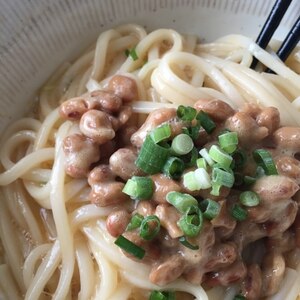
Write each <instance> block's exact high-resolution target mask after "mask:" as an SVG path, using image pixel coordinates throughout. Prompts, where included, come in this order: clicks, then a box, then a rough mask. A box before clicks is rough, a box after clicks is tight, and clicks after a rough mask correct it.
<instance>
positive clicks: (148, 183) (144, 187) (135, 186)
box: [122, 176, 153, 199]
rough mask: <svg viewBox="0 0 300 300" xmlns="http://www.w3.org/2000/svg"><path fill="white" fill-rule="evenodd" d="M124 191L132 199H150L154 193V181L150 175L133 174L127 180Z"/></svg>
mask: <svg viewBox="0 0 300 300" xmlns="http://www.w3.org/2000/svg"><path fill="white" fill-rule="evenodd" d="M122 192H123V193H125V194H127V195H128V196H130V197H131V198H132V199H150V198H151V197H152V195H153V181H152V179H151V178H149V177H140V176H133V177H131V179H129V180H128V181H127V182H126V184H125V186H124V188H123V190H122Z"/></svg>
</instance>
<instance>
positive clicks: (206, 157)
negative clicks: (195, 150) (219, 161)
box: [199, 148, 215, 167]
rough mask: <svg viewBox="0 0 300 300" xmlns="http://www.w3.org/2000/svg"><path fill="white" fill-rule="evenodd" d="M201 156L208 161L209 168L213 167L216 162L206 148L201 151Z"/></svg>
mask: <svg viewBox="0 0 300 300" xmlns="http://www.w3.org/2000/svg"><path fill="white" fill-rule="evenodd" d="M199 154H200V155H201V156H202V157H203V158H204V159H205V160H206V162H207V163H208V165H209V166H211V167H212V166H213V165H214V164H215V162H214V161H213V160H212V158H211V157H210V155H209V154H208V151H207V149H206V148H203V149H201V150H200V151H199Z"/></svg>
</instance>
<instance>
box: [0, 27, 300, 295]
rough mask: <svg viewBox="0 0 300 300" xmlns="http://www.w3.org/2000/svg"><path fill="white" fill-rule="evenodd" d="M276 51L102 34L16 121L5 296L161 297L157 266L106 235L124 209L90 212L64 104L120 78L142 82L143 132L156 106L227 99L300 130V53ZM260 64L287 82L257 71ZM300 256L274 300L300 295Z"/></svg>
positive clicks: (1, 178)
mask: <svg viewBox="0 0 300 300" xmlns="http://www.w3.org/2000/svg"><path fill="white" fill-rule="evenodd" d="M272 47H273V49H271V48H269V49H267V51H265V50H262V49H260V48H259V47H258V46H257V45H256V44H255V43H254V42H253V41H252V40H251V39H249V38H247V37H244V36H240V35H229V36H225V37H223V38H220V39H218V40H217V41H215V42H213V43H207V44H202V43H199V42H198V40H197V38H196V37H194V36H191V35H180V34H179V33H178V32H176V31H174V30H169V29H158V30H155V31H153V32H151V33H149V34H147V33H146V32H145V30H144V29H143V28H142V27H140V26H138V25H132V24H129V25H123V26H120V27H117V28H115V29H111V30H108V31H106V32H103V33H102V34H101V35H100V36H99V38H98V40H97V42H96V44H95V45H93V46H92V47H90V48H89V49H88V50H87V51H86V52H85V53H84V54H83V55H82V56H81V57H79V58H78V59H77V60H76V61H75V62H73V63H72V64H69V63H65V64H63V65H62V66H61V67H60V68H59V70H58V71H57V72H56V73H55V74H54V75H53V76H52V77H51V78H50V79H49V81H48V82H47V83H46V85H45V86H44V87H43V88H42V89H41V90H40V92H39V103H38V113H37V115H36V116H35V118H29V117H27V118H23V119H21V120H19V121H17V122H15V123H14V124H12V125H11V126H10V127H9V128H8V129H7V130H6V131H5V132H4V134H3V137H2V140H1V145H2V148H1V154H0V155H1V165H2V172H1V174H0V186H1V190H0V198H1V199H0V237H1V245H0V298H1V296H3V298H4V299H16V300H17V299H22V298H23V297H25V299H30V300H34V299H52V298H51V297H53V299H82V300H84V299H101V300H105V299H111V300H112V299H114V300H117V299H120V300H121V299H147V298H148V295H149V291H151V290H153V289H161V288H160V287H158V286H155V285H153V284H152V283H150V282H149V280H148V274H149V267H148V266H146V265H143V264H139V263H137V262H134V261H132V260H130V259H129V258H127V257H125V256H124V255H123V254H122V253H121V251H120V249H119V248H118V247H117V246H115V245H114V243H113V242H114V239H113V238H112V237H111V236H110V235H109V234H108V233H107V232H106V230H105V218H106V216H107V215H108V214H109V213H111V212H112V211H113V210H115V209H118V207H105V208H102V207H97V206H95V205H93V204H90V203H89V202H88V200H87V195H88V193H89V191H90V187H89V186H88V184H87V180H85V179H72V178H70V177H68V176H67V175H66V174H65V171H64V153H63V150H62V146H61V145H62V142H63V139H64V138H65V137H66V136H67V135H68V133H69V132H71V131H72V126H73V125H72V123H71V122H70V121H66V122H63V121H62V120H61V119H60V117H59V113H58V106H59V105H60V104H61V103H62V102H63V101H65V100H67V99H69V98H72V97H75V96H79V95H81V94H83V93H85V92H87V91H89V92H90V91H93V90H98V89H103V88H105V86H106V85H107V82H108V79H109V78H110V77H111V76H112V75H114V74H116V73H118V74H123V75H125V76H129V77H131V78H133V79H134V80H135V81H136V83H137V86H138V93H139V99H140V101H137V102H133V103H132V106H133V110H134V112H135V113H136V116H137V122H138V124H139V125H140V124H141V123H142V122H143V121H144V119H145V116H146V115H147V114H148V113H149V112H151V111H152V110H154V109H156V108H161V107H176V106H177V105H179V104H184V105H193V104H194V103H195V101H196V100H198V99H199V98H202V99H212V98H217V99H220V100H222V101H225V102H227V103H228V104H229V105H231V106H232V107H233V108H234V109H239V108H241V107H242V106H243V105H244V103H246V102H250V103H251V102H253V103H260V104H261V105H263V106H275V107H277V108H278V109H279V111H280V113H281V120H282V125H296V126H300V113H299V109H300V76H299V75H298V74H297V73H299V72H300V55H299V54H300V52H299V50H297V49H296V50H295V51H294V52H293V54H292V55H291V56H290V58H289V59H288V61H287V65H285V64H283V63H282V62H280V61H278V60H277V59H276V58H274V55H272V53H273V51H275V50H276V47H278V45H277V43H276V42H273V44H272ZM127 49H135V52H136V54H137V59H136V60H134V59H133V58H132V57H130V56H128V57H126V55H125V54H124V52H125V51H126V50H127ZM253 56H255V57H256V58H257V59H258V60H259V61H260V62H262V63H263V65H265V66H267V67H269V68H270V69H272V70H274V72H276V73H277V74H278V75H275V74H267V73H260V72H257V71H253V70H251V69H250V68H249V66H250V64H251V61H252V57H253ZM293 70H294V71H293ZM299 252H300V250H299V251H298V252H297V251H295V259H294V260H295V262H294V266H293V269H292V268H288V269H287V271H286V276H285V279H284V282H283V283H282V287H281V289H280V292H279V293H278V294H277V295H275V296H273V297H271V298H270V299H274V300H275V299H286V300H294V299H295V298H296V297H297V295H298V294H299V293H300V273H299V272H300V267H298V268H297V262H298V261H299V258H300V253H299ZM163 289H164V290H175V291H184V292H187V293H190V294H192V295H193V296H194V297H195V298H196V299H198V300H206V299H210V300H218V299H232V297H233V295H235V293H236V289H235V287H234V286H233V287H231V288H229V289H227V290H226V291H225V290H224V289H223V288H221V287H217V288H213V289H211V290H209V291H204V289H203V288H202V287H201V286H196V285H192V284H190V283H188V282H186V281H185V280H183V279H180V280H176V281H175V282H173V283H172V284H170V285H168V286H166V287H163ZM224 295H225V296H224Z"/></svg>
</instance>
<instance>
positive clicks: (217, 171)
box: [212, 164, 234, 188]
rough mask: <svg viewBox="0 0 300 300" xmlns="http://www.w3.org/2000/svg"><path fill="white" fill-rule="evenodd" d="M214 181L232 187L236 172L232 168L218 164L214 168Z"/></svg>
mask: <svg viewBox="0 0 300 300" xmlns="http://www.w3.org/2000/svg"><path fill="white" fill-rule="evenodd" d="M212 183H216V184H218V185H221V186H226V187H229V188H231V187H232V186H233V184H234V174H233V172H232V170H231V169H229V168H225V167H224V166H222V165H219V164H216V165H215V166H214V167H213V170H212Z"/></svg>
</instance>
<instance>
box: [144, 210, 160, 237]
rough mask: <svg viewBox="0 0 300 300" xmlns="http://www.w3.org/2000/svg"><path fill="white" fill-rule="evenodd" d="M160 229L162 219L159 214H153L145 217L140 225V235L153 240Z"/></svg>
mask: <svg viewBox="0 0 300 300" xmlns="http://www.w3.org/2000/svg"><path fill="white" fill-rule="evenodd" d="M159 231H160V220H159V218H158V217H157V216H155V215H151V216H147V217H145V218H144V219H143V221H142V223H141V226H140V237H142V238H143V239H144V240H147V241H150V240H153V239H154V238H155V237H156V235H157V234H158V233H159Z"/></svg>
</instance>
